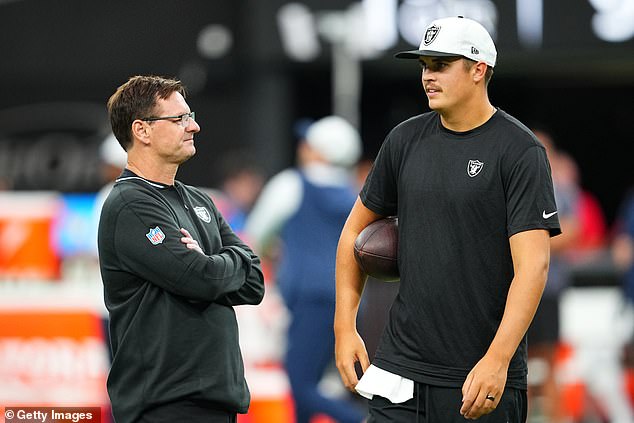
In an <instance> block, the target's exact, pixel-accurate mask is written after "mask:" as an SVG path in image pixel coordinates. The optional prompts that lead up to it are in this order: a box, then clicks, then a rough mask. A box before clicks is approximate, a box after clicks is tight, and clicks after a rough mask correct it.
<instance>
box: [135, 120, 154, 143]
mask: <svg viewBox="0 0 634 423" xmlns="http://www.w3.org/2000/svg"><path fill="white" fill-rule="evenodd" d="M150 131H151V128H150V125H148V124H147V122H143V121H142V120H140V119H137V120H135V121H134V122H132V138H136V139H138V140H139V141H141V142H142V143H143V144H148V143H149V142H150Z"/></svg>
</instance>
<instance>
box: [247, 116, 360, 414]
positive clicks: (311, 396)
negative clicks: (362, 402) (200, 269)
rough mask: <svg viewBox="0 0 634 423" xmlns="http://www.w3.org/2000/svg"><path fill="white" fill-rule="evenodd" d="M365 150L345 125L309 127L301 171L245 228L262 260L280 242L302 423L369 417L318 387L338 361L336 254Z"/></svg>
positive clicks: (276, 180) (284, 176) (301, 148)
mask: <svg viewBox="0 0 634 423" xmlns="http://www.w3.org/2000/svg"><path fill="white" fill-rule="evenodd" d="M361 149H362V147H361V139H360V136H359V133H358V132H357V130H356V129H355V128H354V127H353V126H352V125H350V124H349V123H348V122H347V121H345V120H344V119H342V118H340V117H337V116H328V117H325V118H323V119H321V120H318V121H317V122H315V123H313V124H311V125H310V126H309V127H308V128H307V130H306V134H305V137H304V138H303V139H301V140H300V142H299V145H298V147H297V167H296V168H290V169H286V170H284V171H282V172H281V173H279V174H277V175H275V176H274V177H273V178H272V179H271V180H270V181H269V182H268V183H267V184H266V185H265V187H264V189H263V191H262V194H261V196H260V198H259V199H258V201H257V203H256V205H255V207H254V209H253V211H252V212H251V214H250V216H249V218H248V220H247V224H246V227H245V233H246V236H247V237H248V239H250V240H251V242H253V245H254V248H255V250H256V251H258V252H260V253H263V252H264V251H266V249H267V248H268V247H269V246H271V245H274V241H275V239H276V238H279V240H280V244H281V245H280V251H279V262H278V263H277V264H276V283H277V287H278V289H279V291H280V293H281V295H282V298H283V300H284V303H285V305H286V307H287V309H288V311H289V315H290V325H289V327H288V330H287V338H286V339H287V350H286V356H285V359H284V367H285V369H286V372H287V374H288V378H289V382H290V385H291V389H292V394H293V400H294V407H295V415H296V421H297V423H308V422H309V421H310V419H311V418H312V417H313V416H316V415H319V414H323V415H327V416H330V417H332V418H333V419H335V420H336V421H338V422H342V423H359V422H361V421H362V420H363V419H364V416H365V414H364V413H363V412H362V411H361V410H360V409H358V408H357V407H358V406H357V404H355V403H354V402H352V401H348V400H346V399H343V398H333V397H332V395H331V393H328V392H322V391H321V389H320V387H319V383H320V381H321V380H322V377H323V376H324V373H325V372H326V370H327V369H328V367H329V365H331V364H332V363H333V360H334V334H333V329H332V325H333V315H334V310H335V251H336V248H337V242H338V238H339V234H340V233H341V229H342V228H343V225H344V222H345V220H346V218H347V216H348V213H349V212H350V209H351V208H352V205H353V204H354V201H355V199H356V196H357V194H358V189H357V186H358V185H357V184H356V181H355V174H354V173H353V172H352V169H353V167H354V165H355V164H356V163H357V161H358V160H359V158H360V156H361ZM342 392H343V395H348V394H347V393H346V392H345V391H343V390H342Z"/></svg>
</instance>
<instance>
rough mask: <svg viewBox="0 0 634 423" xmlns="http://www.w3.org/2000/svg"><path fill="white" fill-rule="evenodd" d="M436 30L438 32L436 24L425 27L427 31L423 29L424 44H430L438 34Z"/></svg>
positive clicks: (438, 28)
mask: <svg viewBox="0 0 634 423" xmlns="http://www.w3.org/2000/svg"><path fill="white" fill-rule="evenodd" d="M438 32H440V27H439V26H438V25H432V26H430V27H429V28H427V31H425V36H424V37H423V43H424V44H425V45H426V46H428V45H430V44H431V43H432V42H433V41H434V40H435V39H436V37H437V36H438Z"/></svg>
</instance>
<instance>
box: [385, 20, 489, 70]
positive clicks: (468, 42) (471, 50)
mask: <svg viewBox="0 0 634 423" xmlns="http://www.w3.org/2000/svg"><path fill="white" fill-rule="evenodd" d="M421 56H440V57H443V56H463V57H466V58H467V59H471V60H475V61H476V62H485V63H486V64H487V65H489V66H491V67H494V66H495V61H496V59H497V51H496V49H495V44H494V43H493V39H492V38H491V35H489V33H488V32H487V30H486V29H485V28H484V27H483V26H482V25H481V24H480V23H478V22H476V21H474V20H472V19H468V18H465V17H462V16H457V17H450V18H442V19H436V20H435V21H433V22H432V23H430V24H429V26H428V27H427V29H425V34H424V35H423V39H422V41H421V42H420V47H419V49H418V50H409V51H401V52H399V53H396V55H395V57H397V58H399V59H418V58H419V57H421Z"/></svg>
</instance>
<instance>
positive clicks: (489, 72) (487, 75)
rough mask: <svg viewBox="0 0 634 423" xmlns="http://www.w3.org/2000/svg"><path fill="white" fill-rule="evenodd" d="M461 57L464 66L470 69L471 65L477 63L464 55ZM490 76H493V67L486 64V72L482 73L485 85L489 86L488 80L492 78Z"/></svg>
mask: <svg viewBox="0 0 634 423" xmlns="http://www.w3.org/2000/svg"><path fill="white" fill-rule="evenodd" d="M463 59H464V63H465V66H466V67H467V69H471V68H472V67H473V65H475V64H476V63H478V62H476V61H475V60H471V59H468V58H466V57H463ZM492 77H493V67H492V66H489V65H487V71H486V73H485V74H484V84H485V85H486V86H487V87H488V86H489V82H490V81H491V78H492Z"/></svg>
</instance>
